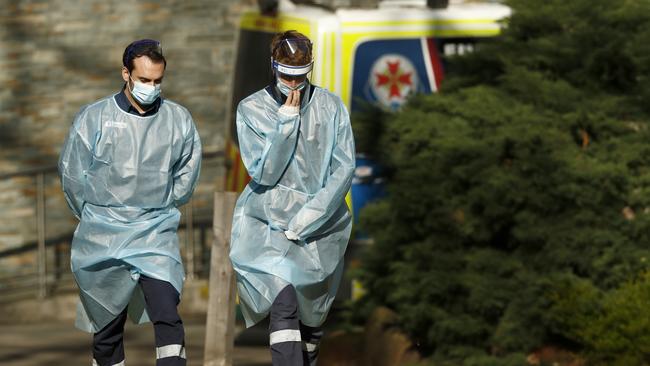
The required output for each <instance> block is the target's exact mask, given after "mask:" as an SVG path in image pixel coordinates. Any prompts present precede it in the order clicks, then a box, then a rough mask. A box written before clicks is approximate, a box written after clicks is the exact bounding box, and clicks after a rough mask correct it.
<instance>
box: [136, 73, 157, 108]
mask: <svg viewBox="0 0 650 366" xmlns="http://www.w3.org/2000/svg"><path fill="white" fill-rule="evenodd" d="M131 80H132V81H133V90H131V95H132V96H133V98H135V100H137V101H138V103H140V104H141V105H149V104H151V103H153V102H155V101H156V99H158V97H159V96H160V84H156V85H155V86H153V85H149V84H144V83H141V82H139V81H135V80H133V79H131Z"/></svg>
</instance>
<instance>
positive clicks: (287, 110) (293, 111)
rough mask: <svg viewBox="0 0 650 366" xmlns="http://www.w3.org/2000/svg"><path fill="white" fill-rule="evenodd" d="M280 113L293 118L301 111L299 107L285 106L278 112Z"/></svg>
mask: <svg viewBox="0 0 650 366" xmlns="http://www.w3.org/2000/svg"><path fill="white" fill-rule="evenodd" d="M278 112H279V113H282V114H284V115H285V116H290V117H293V116H295V115H297V114H298V112H300V109H299V108H298V106H289V105H286V104H283V105H282V106H281V107H280V109H279V110H278Z"/></svg>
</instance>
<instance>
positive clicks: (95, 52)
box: [0, 0, 256, 277]
mask: <svg viewBox="0 0 650 366" xmlns="http://www.w3.org/2000/svg"><path fill="white" fill-rule="evenodd" d="M255 6H256V1H255V0H239V1H238V0H212V1H209V0H192V1H183V0H157V1H124V0H84V1H73V0H0V175H2V174H5V173H10V172H16V171H22V170H25V169H28V168H34V167H41V166H52V165H54V164H56V159H57V156H58V153H59V151H60V149H61V146H62V144H63V141H64V138H65V135H66V134H67V131H68V129H69V127H70V124H71V122H72V119H73V117H74V115H75V113H76V112H77V111H78V110H79V109H80V108H81V107H82V106H83V105H85V104H88V103H91V102H93V101H94V100H96V99H99V98H101V97H104V96H106V95H110V94H112V93H115V92H117V91H119V89H120V88H121V87H122V84H123V81H122V78H121V75H120V70H121V58H122V52H123V51H124V48H125V47H126V45H128V44H129V43H130V42H131V41H133V40H136V39H141V38H154V39H158V40H160V41H161V42H162V46H163V52H164V54H165V56H166V58H167V61H168V67H167V72H166V75H165V81H164V83H163V94H164V95H165V96H166V97H167V98H169V99H171V100H174V101H177V102H179V103H181V104H183V105H184V106H186V107H188V108H189V109H190V111H191V112H192V114H193V117H194V120H195V122H196V124H197V127H198V129H199V132H200V135H201V139H202V141H203V145H204V149H205V150H207V151H217V150H221V149H223V146H224V135H225V133H224V129H225V120H226V114H227V113H228V108H229V103H228V99H229V92H230V83H231V73H232V70H233V61H234V51H235V44H234V39H235V36H236V29H237V26H236V25H237V22H238V18H239V15H240V14H241V13H242V12H243V11H244V10H247V9H250V8H253V7H255ZM221 166H222V164H221V162H220V161H218V160H212V161H206V163H205V164H204V167H203V170H202V177H201V181H200V185H199V187H198V189H197V192H196V195H195V196H196V198H197V199H196V201H195V204H194V209H195V211H197V213H200V212H203V213H205V212H206V211H208V213H209V211H210V210H211V207H212V204H211V202H210V201H211V197H212V192H213V191H214V187H215V184H218V182H219V181H220V180H221V176H222V175H223V168H222V167H221ZM45 183H46V189H45V190H46V207H47V217H46V218H47V220H46V222H47V235H48V237H50V236H55V235H57V234H59V233H65V232H71V231H72V230H73V229H74V226H75V224H76V221H75V219H74V217H73V216H72V215H71V214H70V213H69V211H68V209H67V207H66V205H65V203H64V200H63V196H62V194H61V189H60V186H59V183H58V177H57V175H56V173H55V172H52V173H49V174H47V175H46V177H45ZM0 208H2V210H0V252H2V251H3V250H6V249H8V248H13V247H17V246H21V245H23V244H24V243H26V242H30V241H34V240H36V218H35V215H36V182H35V178H34V177H33V176H17V177H13V178H5V179H0ZM181 238H183V235H182V234H181ZM34 261H35V256H33V255H31V256H30V255H27V256H24V257H23V258H17V257H14V258H13V260H12V262H11V265H9V264H8V263H7V262H6V261H3V260H2V259H0V268H1V269H0V277H1V276H2V275H3V273H4V274H6V273H7V272H12V271H14V270H15V269H16V268H20V269H21V270H24V271H27V272H29V271H31V270H33V268H34Z"/></svg>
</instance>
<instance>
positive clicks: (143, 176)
mask: <svg viewBox="0 0 650 366" xmlns="http://www.w3.org/2000/svg"><path fill="white" fill-rule="evenodd" d="M122 63H123V67H122V79H123V80H124V83H125V84H124V87H123V88H122V90H121V91H120V92H119V93H117V94H115V95H111V96H109V97H106V98H103V99H101V100H99V101H97V102H94V103H92V104H89V105H87V106H84V107H83V108H81V110H80V111H79V113H78V114H77V116H76V117H75V119H74V122H73V125H72V127H71V128H70V132H69V134H68V137H67V139H66V142H65V144H64V146H63V149H62V151H61V156H60V158H59V173H60V175H61V185H62V187H63V191H64V195H65V198H66V201H67V202H68V205H69V206H70V208H71V210H72V212H73V213H74V215H75V216H76V217H77V218H78V219H79V220H80V221H79V225H78V227H77V230H76V231H75V234H74V238H73V240H72V253H71V267H72V272H73V274H74V278H75V281H76V283H77V285H78V287H79V295H80V296H79V297H80V302H79V304H78V306H77V320H76V326H77V327H78V328H80V329H82V330H84V331H87V332H90V333H94V336H93V361H92V364H93V365H98V366H116V365H118V366H119V365H124V364H125V357H124V346H123V343H122V335H123V332H124V323H125V321H126V318H127V313H128V315H130V316H131V318H132V320H133V321H134V322H137V323H143V322H146V321H151V322H152V323H153V325H154V332H155V343H156V352H155V354H156V365H157V366H181V365H185V364H186V359H185V341H184V337H185V336H184V329H183V322H182V320H181V318H180V317H179V315H178V312H177V306H178V303H179V301H180V294H181V289H182V286H183V280H184V277H185V276H184V270H183V264H182V262H181V256H180V252H179V247H178V236H177V234H176V231H177V229H178V224H179V220H180V212H179V211H178V209H177V207H178V206H180V205H182V204H184V203H185V202H187V201H188V200H189V198H190V196H191V194H192V192H193V190H194V187H195V185H196V183H197V179H198V176H199V170H200V165H201V141H200V139H199V134H198V132H197V130H196V127H195V125H194V122H193V120H192V117H191V115H190V113H189V111H188V110H187V109H186V108H184V107H182V106H181V105H179V104H177V103H174V102H172V101H170V100H168V99H165V98H163V97H161V96H160V91H161V84H162V80H163V76H164V73H165V68H166V65H167V62H166V60H165V58H164V56H163V54H162V48H161V46H160V43H159V42H157V41H154V40H146V39H145V40H140V41H136V42H133V43H131V44H130V45H129V46H128V47H127V48H126V49H125V51H124V55H123V58H122Z"/></svg>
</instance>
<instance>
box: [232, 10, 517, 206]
mask: <svg viewBox="0 0 650 366" xmlns="http://www.w3.org/2000/svg"><path fill="white" fill-rule="evenodd" d="M260 3H264V2H263V1H261V2H260ZM267 3H268V1H267ZM272 3H273V2H272ZM279 3H280V6H279V9H272V10H271V11H263V10H257V11H250V12H246V13H244V14H243V15H242V17H241V19H240V23H239V33H238V39H237V57H236V58H237V60H236V62H235V65H236V67H235V70H234V75H233V78H234V80H233V89H232V97H231V108H230V111H229V116H230V117H229V122H230V123H229V129H228V142H227V146H226V169H227V174H226V183H225V190H227V191H237V192H241V191H242V190H243V188H244V187H245V185H246V184H247V183H248V180H249V177H248V175H247V173H246V169H245V168H244V166H243V164H242V162H241V159H240V156H239V150H238V144H237V131H236V128H235V111H236V108H237V105H238V103H239V102H240V101H241V100H242V99H243V98H245V97H246V96H248V95H250V94H252V93H254V92H255V91H257V90H260V89H262V88H264V87H265V86H267V85H268V84H269V83H270V82H271V81H272V74H271V68H270V59H271V55H270V51H269V44H270V42H271V38H272V37H273V35H274V34H275V33H277V32H282V31H286V30H297V31H298V32H301V33H303V34H305V35H306V36H307V37H309V38H310V39H311V40H312V42H313V54H314V68H313V71H312V73H311V75H309V79H310V81H311V82H312V84H315V85H317V86H320V87H323V88H326V89H328V90H330V91H331V92H334V93H335V94H337V95H339V96H340V97H341V99H342V100H343V102H344V103H345V104H346V106H347V107H348V110H350V111H351V113H352V114H354V113H355V112H357V111H358V110H359V109H360V107H361V105H362V104H363V103H368V102H370V103H374V104H377V105H379V106H382V107H385V108H388V109H392V110H396V109H399V107H400V106H401V105H402V104H404V102H405V101H406V99H407V97H408V96H409V95H411V94H413V93H434V92H437V91H438V90H439V89H440V83H441V81H442V79H443V77H444V75H445V73H446V72H453V70H446V68H447V64H446V62H445V60H446V59H447V58H448V57H449V56H453V55H459V54H463V53H466V52H471V51H472V50H473V49H474V48H475V47H477V45H480V43H481V42H485V41H488V40H489V39H491V38H493V37H496V36H498V35H499V33H500V31H501V27H502V23H501V21H502V20H504V19H505V18H507V17H508V16H509V15H510V13H511V10H510V8H509V7H507V6H505V5H502V4H499V3H497V2H493V1H492V2H462V1H454V0H451V1H450V4H449V5H448V6H446V7H444V8H430V7H428V6H427V1H418V0H397V1H395V0H393V1H390V0H385V1H382V2H380V3H379V5H378V7H377V8H373V9H337V10H329V9H327V8H324V7H322V6H320V7H319V6H313V5H311V6H310V5H296V4H293V3H292V2H290V1H280V2H279ZM358 153H361V155H360V156H363V155H362V154H363V152H362V151H360V152H358ZM358 163H359V162H357V165H358V166H359V164H358ZM360 171H361V172H363V171H364V169H360ZM366 174H367V169H366ZM361 175H363V174H361ZM353 191H354V188H353ZM353 193H354V192H353ZM349 199H350V198H349V197H348V200H349ZM355 201H359V204H358V205H357V204H355V205H354V206H355V207H353V209H354V210H355V211H358V210H357V209H358V208H359V207H357V206H360V205H362V204H363V202H362V200H355Z"/></svg>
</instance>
